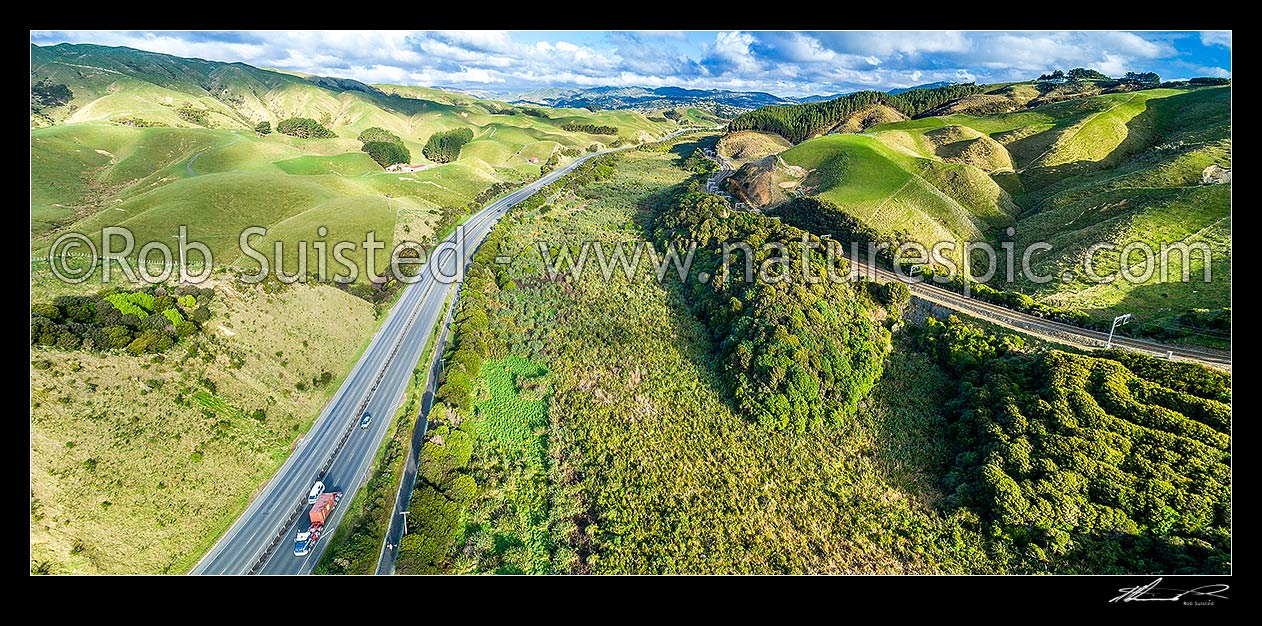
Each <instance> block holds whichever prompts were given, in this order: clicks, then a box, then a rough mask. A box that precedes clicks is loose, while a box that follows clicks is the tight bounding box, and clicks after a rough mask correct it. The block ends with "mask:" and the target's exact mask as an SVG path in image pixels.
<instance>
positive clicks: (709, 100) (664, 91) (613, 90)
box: [505, 87, 797, 110]
mask: <svg viewBox="0 0 1262 626" xmlns="http://www.w3.org/2000/svg"><path fill="white" fill-rule="evenodd" d="M505 99H506V100H508V101H509V102H512V103H514V104H538V105H543V106H549V107H574V108H579V107H588V108H592V109H641V110H649V109H666V108H672V107H682V106H697V107H701V108H707V109H711V110H712V109H713V108H714V107H716V106H719V107H727V108H731V109H739V110H749V109H756V108H758V107H764V106H769V105H774V104H796V103H797V100H794V99H792V98H782V97H780V96H776V95H773V94H769V93H765V92H761V91H727V90H725V89H685V88H683V87H657V88H653V89H649V88H646V87H593V88H590V89H561V88H550V89H535V90H531V91H526V92H522V93H516V94H509V95H507V96H505Z"/></svg>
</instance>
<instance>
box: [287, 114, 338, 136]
mask: <svg viewBox="0 0 1262 626" xmlns="http://www.w3.org/2000/svg"><path fill="white" fill-rule="evenodd" d="M276 132H278V133H282V134H285V135H290V136H293V137H297V138H299V139H332V138H333V137H336V136H337V133H334V132H333V131H331V130H329V129H328V128H325V126H324V124H321V123H320V122H317V121H315V120H313V119H311V118H309V117H291V118H289V119H286V120H281V121H280V123H278V124H276Z"/></svg>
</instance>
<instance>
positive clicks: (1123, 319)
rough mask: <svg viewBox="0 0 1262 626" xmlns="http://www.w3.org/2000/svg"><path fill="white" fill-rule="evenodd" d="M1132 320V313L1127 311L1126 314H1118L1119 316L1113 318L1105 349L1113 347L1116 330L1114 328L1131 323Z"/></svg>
mask: <svg viewBox="0 0 1262 626" xmlns="http://www.w3.org/2000/svg"><path fill="white" fill-rule="evenodd" d="M1130 321H1131V314H1130V313H1127V314H1126V315H1119V316H1117V317H1115V318H1113V325H1112V326H1110V327H1109V342H1108V343H1106V344H1104V349H1105V350H1107V349H1109V348H1112V347H1113V331H1114V330H1115V329H1116V328H1117V327H1118V326H1125V325H1127V324H1129V323H1130Z"/></svg>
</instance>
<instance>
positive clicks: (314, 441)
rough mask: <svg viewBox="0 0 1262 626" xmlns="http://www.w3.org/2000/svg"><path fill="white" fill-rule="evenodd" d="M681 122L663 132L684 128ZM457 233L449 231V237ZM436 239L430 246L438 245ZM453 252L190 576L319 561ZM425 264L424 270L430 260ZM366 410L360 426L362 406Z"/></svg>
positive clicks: (361, 476)
mask: <svg viewBox="0 0 1262 626" xmlns="http://www.w3.org/2000/svg"><path fill="white" fill-rule="evenodd" d="M691 130H694V129H684V130H680V131H676V132H674V133H672V134H671V135H670V136H671V137H673V136H675V135H679V134H682V133H684V132H689V131H691ZM608 152H613V151H612V150H611V151H605V152H600V153H594V154H588V155H584V156H582V157H580V158H578V159H576V160H574V161H573V162H571V163H569V164H568V165H566V166H564V167H562V168H558V169H557V170H554V171H553V172H551V173H549V174H548V175H546V176H544V177H542V178H540V179H539V180H537V181H535V182H533V183H530V184H528V185H526V186H524V187H522V188H521V189H518V190H517V191H514V192H512V193H510V194H508V195H507V196H504V197H503V198H500V199H499V200H496V201H495V202H492V203H491V204H489V205H487V206H486V207H484V208H483V209H482V210H481V211H479V212H478V213H476V214H474V215H473V216H472V217H470V218H469V220H468V221H466V222H465V224H464V225H463V228H462V230H463V241H464V245H463V247H462V252H463V255H464V258H462V259H459V262H460V263H461V264H462V265H467V263H468V261H469V257H471V256H472V254H473V251H474V250H475V249H476V248H477V245H478V244H479V243H481V241H482V240H483V239H484V238H485V237H486V235H487V234H488V233H489V232H490V230H491V228H492V227H494V225H495V223H496V222H498V221H499V219H500V218H501V217H503V215H504V214H505V213H506V212H508V210H509V209H510V208H512V207H513V206H514V205H516V204H517V203H519V202H521V201H522V200H525V199H526V198H528V197H530V196H531V195H533V194H534V193H535V192H536V191H538V190H539V189H541V188H543V187H545V186H547V185H549V184H551V183H552V182H554V181H556V180H557V179H558V178H560V177H562V176H564V175H565V174H567V173H569V172H570V170H572V169H574V168H575V167H577V166H578V165H579V164H581V163H583V162H584V161H586V160H588V159H590V158H592V157H595V156H599V155H601V154H606V153H608ZM459 234H461V233H460V232H457V233H453V234H452V236H451V237H449V238H448V239H447V240H446V242H444V243H447V242H452V241H454V239H455V238H456V236H457V235H459ZM443 247H444V246H443V244H439V249H442V248H443ZM456 256H457V255H456V254H454V253H451V252H450V251H449V252H447V253H444V252H441V251H440V252H438V253H437V254H436V255H435V257H434V258H433V259H430V262H429V263H428V264H427V265H425V266H422V268H421V274H420V275H421V276H422V278H421V280H418V281H417V282H415V283H413V284H411V285H408V286H407V287H405V288H404V289H403V293H402V294H401V295H400V297H399V300H398V302H396V303H395V305H394V306H393V307H392V308H391V310H390V313H389V315H388V316H387V317H386V320H385V323H383V324H382V326H381V329H380V330H379V331H377V334H376V335H375V336H374V337H373V339H372V342H371V343H370V344H369V345H368V348H367V349H366V350H365V351H364V354H363V356H362V357H360V360H359V362H358V363H356V364H355V367H354V368H353V369H352V370H351V372H350V374H349V375H348V376H347V377H346V380H345V381H343V383H342V386H341V387H340V388H338V390H337V392H336V393H335V394H334V395H333V398H332V399H331V400H330V401H329V403H328V404H327V405H326V406H325V408H324V411H323V412H321V414H320V417H318V418H317V419H316V421H315V423H314V424H313V425H312V427H311V430H310V431H308V432H307V434H306V435H305V436H304V437H303V439H302V440H301V441H300V442H299V443H298V445H297V446H296V447H295V449H294V452H293V453H292V454H290V456H289V458H288V459H287V460H286V461H285V463H284V465H282V466H281V468H280V470H279V471H278V472H277V473H276V475H275V476H274V477H273V478H272V479H271V480H270V481H268V483H267V484H266V485H264V486H263V488H262V490H261V491H260V493H259V494H258V495H257V496H256V497H255V498H254V499H253V501H251V502H250V504H249V506H248V507H246V510H245V512H244V513H242V515H241V517H239V518H238V519H237V521H236V522H235V523H233V525H232V526H231V527H230V528H229V529H228V531H227V532H226V533H224V535H223V537H221V538H220V539H219V541H218V543H216V544H215V545H214V547H212V548H211V549H210V551H209V552H207V553H206V555H205V556H204V557H203V558H202V560H201V561H199V562H198V563H197V565H196V566H194V567H193V570H192V572H191V573H193V574H257V573H261V574H308V573H310V572H311V570H312V569H313V568H314V567H315V564H316V563H317V562H319V560H320V555H321V554H322V553H323V552H324V548H325V547H326V546H327V545H328V539H329V538H330V537H332V536H333V532H334V531H335V530H336V528H337V525H338V523H340V522H341V521H342V517H343V515H344V514H345V512H346V509H347V508H348V505H349V504H350V502H351V500H352V499H353V498H354V497H355V493H356V492H357V491H358V490H359V488H360V487H361V486H362V485H363V483H364V481H365V480H366V479H367V476H368V473H369V472H370V471H371V466H372V462H373V458H374V457H375V456H376V452H377V449H378V448H379V447H380V446H381V443H382V441H383V440H384V439H385V437H386V434H387V433H388V432H389V428H390V422H391V419H392V417H393V416H394V413H395V411H396V410H397V409H398V407H399V405H400V404H401V403H402V401H403V394H404V391H405V390H406V389H407V387H408V383H409V380H410V378H411V376H412V372H413V369H414V368H416V366H417V362H418V361H419V360H420V357H421V351H422V350H424V348H425V344H426V342H427V340H428V339H429V335H430V331H431V330H432V329H433V327H434V324H435V322H437V321H438V316H439V314H440V313H441V312H442V306H443V303H444V302H445V301H446V299H447V295H448V293H449V291H450V290H451V288H452V281H451V280H449V279H447V280H440V279H437V278H435V276H436V275H437V276H446V277H452V276H454V275H455V268H456V267H457V266H456V265H455V263H456V262H457V259H456ZM431 266H433V267H431ZM365 409H366V410H367V411H368V412H370V413H371V414H372V415H373V420H372V423H371V424H370V425H369V427H368V428H360V427H359V421H360V416H361V415H362V413H363V411H364V410H365ZM317 479H319V480H323V481H324V484H325V490H326V492H334V491H341V492H343V496H342V500H341V503H340V504H339V505H338V507H337V508H336V509H334V511H333V514H332V515H331V516H330V517H329V519H328V520H327V522H326V524H325V526H324V528H323V530H322V531H321V537H320V540H319V541H317V542H316V544H315V546H313V548H312V550H311V552H310V554H308V555H307V556H303V557H296V556H294V551H293V542H294V535H295V534H297V532H298V531H299V530H306V529H307V527H308V526H309V525H310V520H309V518H308V513H309V511H310V507H309V506H307V505H306V502H307V492H308V491H310V489H311V486H312V484H314V483H315V481H316V480H317Z"/></svg>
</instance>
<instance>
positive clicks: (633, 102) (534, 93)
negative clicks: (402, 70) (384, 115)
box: [457, 81, 955, 111]
mask: <svg viewBox="0 0 1262 626" xmlns="http://www.w3.org/2000/svg"><path fill="white" fill-rule="evenodd" d="M953 84H955V83H952V82H949V81H940V82H936V83H928V84H925V85H916V86H914V87H899V88H896V89H891V90H889V92H888V93H891V94H897V93H903V92H905V91H911V90H913V89H930V88H933V87H944V86H946V85H953ZM457 91H458V90H457ZM466 93H471V92H466ZM849 93H852V92H849V91H846V92H841V93H834V94H827V95H823V94H821V95H813V96H803V97H800V98H794V97H787V96H777V95H775V94H770V93H766V92H762V91H728V90H726V89H685V88H683V87H657V88H654V89H650V88H648V87H591V88H587V89H566V88H561V87H550V88H547V89H532V90H530V91H523V92H519V93H509V94H505V95H502V96H500V97H502V98H503V99H504V100H507V101H508V102H511V103H513V104H538V105H542V106H549V107H573V108H582V107H587V108H591V109H639V110H646V111H647V110H653V109H666V108H672V107H680V106H698V107H701V108H706V109H710V110H713V109H714V107H716V106H718V107H723V108H727V109H735V110H739V111H748V110H751V109H756V108H758V107H764V106H771V105H785V104H805V103H807V102H822V101H825V100H833V99H836V98H840V97H842V96H844V95H847V94H849ZM471 95H476V96H478V97H483V98H485V97H489V96H490V95H489V94H486V93H485V92H483V93H471Z"/></svg>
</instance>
